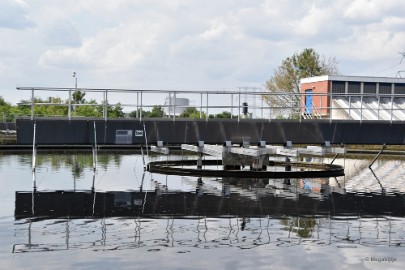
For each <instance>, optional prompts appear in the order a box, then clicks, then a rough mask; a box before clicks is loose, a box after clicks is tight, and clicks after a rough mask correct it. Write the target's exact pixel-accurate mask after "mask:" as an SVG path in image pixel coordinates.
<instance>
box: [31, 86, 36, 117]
mask: <svg viewBox="0 0 405 270" xmlns="http://www.w3.org/2000/svg"><path fill="white" fill-rule="evenodd" d="M34 110H35V100H34V89H33V88H32V89H31V120H34Z"/></svg>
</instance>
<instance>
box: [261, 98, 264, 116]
mask: <svg viewBox="0 0 405 270" xmlns="http://www.w3.org/2000/svg"><path fill="white" fill-rule="evenodd" d="M261 97H262V105H261V108H260V117H261V118H262V119H263V106H264V101H263V96H261Z"/></svg>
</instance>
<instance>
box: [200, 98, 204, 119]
mask: <svg viewBox="0 0 405 270" xmlns="http://www.w3.org/2000/svg"><path fill="white" fill-rule="evenodd" d="M202 105H203V94H202V93H200V119H202Z"/></svg>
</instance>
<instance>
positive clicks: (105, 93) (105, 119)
mask: <svg viewBox="0 0 405 270" xmlns="http://www.w3.org/2000/svg"><path fill="white" fill-rule="evenodd" d="M104 95H105V99H104V100H105V102H104V111H105V113H104V121H107V118H108V90H107V89H106V90H105V92H104Z"/></svg>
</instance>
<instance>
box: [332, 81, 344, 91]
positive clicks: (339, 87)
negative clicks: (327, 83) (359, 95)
mask: <svg viewBox="0 0 405 270" xmlns="http://www.w3.org/2000/svg"><path fill="white" fill-rule="evenodd" d="M332 93H333V94H344V93H345V82H342V81H332Z"/></svg>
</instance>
